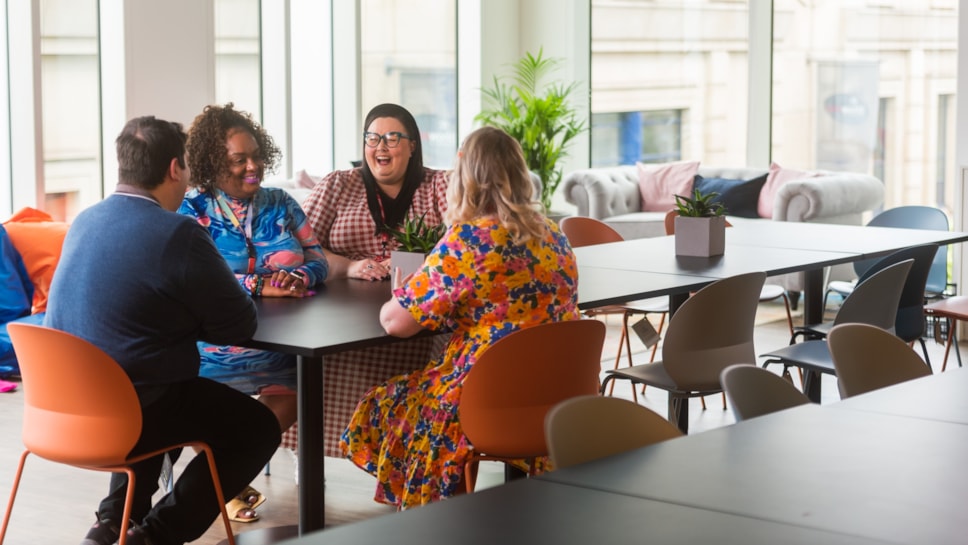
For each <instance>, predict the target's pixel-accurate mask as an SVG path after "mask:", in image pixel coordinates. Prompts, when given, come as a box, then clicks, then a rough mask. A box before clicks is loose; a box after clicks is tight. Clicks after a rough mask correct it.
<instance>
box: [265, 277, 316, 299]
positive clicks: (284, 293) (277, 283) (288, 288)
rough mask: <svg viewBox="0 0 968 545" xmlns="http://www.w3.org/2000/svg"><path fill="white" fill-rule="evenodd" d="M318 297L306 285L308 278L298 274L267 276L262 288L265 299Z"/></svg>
mask: <svg viewBox="0 0 968 545" xmlns="http://www.w3.org/2000/svg"><path fill="white" fill-rule="evenodd" d="M313 295H316V292H315V291H311V290H310V289H309V286H307V285H306V278H305V277H304V276H303V275H302V274H300V273H298V272H289V271H276V272H274V273H272V275H271V276H266V277H265V280H264V284H263V286H262V296H264V297H310V296H313Z"/></svg>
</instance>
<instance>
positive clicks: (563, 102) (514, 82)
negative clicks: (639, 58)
mask: <svg viewBox="0 0 968 545" xmlns="http://www.w3.org/2000/svg"><path fill="white" fill-rule="evenodd" d="M542 53H543V49H540V50H538V55H537V56H533V55H531V53H528V54H527V55H525V56H524V57H522V58H521V59H520V60H518V62H517V63H516V64H514V65H513V70H512V73H511V74H510V76H507V77H504V78H499V77H496V76H495V78H494V85H493V86H492V87H491V88H489V89H482V90H481V93H483V95H484V99H485V107H484V109H483V110H482V111H481V113H479V114H477V116H476V117H475V118H474V119H475V120H476V121H479V122H481V123H484V124H485V125H491V126H493V127H497V128H499V129H501V130H503V131H504V132H506V133H508V134H509V135H511V136H512V137H513V138H514V139H516V140H517V141H518V142H519V143H520V144H521V149H522V150H523V151H524V160H525V162H527V164H528V168H529V169H530V170H531V171H532V172H534V173H535V174H537V175H538V177H539V178H541V196H540V200H541V205H542V206H544V209H545V211H548V210H549V209H550V207H551V196H552V195H553V194H554V192H555V190H556V189H558V185H559V184H560V183H561V169H560V168H558V166H557V164H558V160H559V159H561V158H563V157H565V156H566V155H567V152H566V149H567V147H568V144H569V142H570V141H571V140H572V139H573V138H575V137H576V136H578V134H580V133H581V132H582V131H584V130H586V127H585V123H584V122H583V121H582V120H580V119H579V118H578V114H577V112H576V110H575V108H573V107H572V106H571V103H570V96H571V94H572V93H573V92H574V91H575V89H576V87H577V83H575V82H572V83H571V84H570V85H565V84H563V83H561V82H558V81H554V82H550V83H548V84H547V85H545V83H544V82H545V79H546V78H547V77H548V75H549V74H550V73H551V72H553V71H554V70H555V69H556V68H557V67H558V64H559V63H560V62H561V59H554V58H545V57H543V56H542Z"/></svg>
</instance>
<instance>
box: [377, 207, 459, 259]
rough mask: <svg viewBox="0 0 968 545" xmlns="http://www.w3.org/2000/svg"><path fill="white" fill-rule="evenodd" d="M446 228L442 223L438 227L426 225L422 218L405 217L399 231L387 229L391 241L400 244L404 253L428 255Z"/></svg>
mask: <svg viewBox="0 0 968 545" xmlns="http://www.w3.org/2000/svg"><path fill="white" fill-rule="evenodd" d="M446 230H447V226H446V225H444V224H443V223H441V224H439V225H434V226H431V225H428V224H427V223H426V222H425V221H424V217H423V216H420V217H419V218H413V217H407V218H406V219H404V220H403V224H401V225H400V228H399V229H387V232H388V233H390V236H391V237H393V240H395V241H397V242H398V243H400V249H401V250H403V251H404V252H419V253H422V254H429V253H430V251H431V250H433V249H434V246H436V245H437V241H439V240H440V237H442V236H444V232H445V231H446Z"/></svg>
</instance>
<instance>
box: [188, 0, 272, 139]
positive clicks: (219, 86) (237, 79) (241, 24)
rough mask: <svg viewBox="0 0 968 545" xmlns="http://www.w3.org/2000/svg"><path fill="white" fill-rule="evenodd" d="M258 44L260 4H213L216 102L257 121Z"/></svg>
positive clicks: (219, 0)
mask: <svg viewBox="0 0 968 545" xmlns="http://www.w3.org/2000/svg"><path fill="white" fill-rule="evenodd" d="M259 43H260V26H259V0H215V99H216V101H217V102H218V103H219V104H225V103H227V102H233V103H235V107H236V108H237V109H239V110H244V111H247V112H249V113H251V114H252V116H253V117H254V118H255V119H256V120H261V119H262V70H261V55H260V45H259ZM199 111H201V109H199Z"/></svg>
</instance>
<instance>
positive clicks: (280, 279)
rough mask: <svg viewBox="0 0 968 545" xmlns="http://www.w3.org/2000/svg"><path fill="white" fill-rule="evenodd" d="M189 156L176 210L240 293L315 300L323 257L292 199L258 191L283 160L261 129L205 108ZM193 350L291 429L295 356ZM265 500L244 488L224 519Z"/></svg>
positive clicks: (242, 116) (242, 115)
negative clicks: (211, 246) (201, 235)
mask: <svg viewBox="0 0 968 545" xmlns="http://www.w3.org/2000/svg"><path fill="white" fill-rule="evenodd" d="M187 155H188V166H189V168H190V170H191V186H192V189H191V190H190V191H188V193H186V194H185V199H184V201H183V202H182V205H181V208H180V209H179V212H180V213H182V214H186V215H189V216H192V217H194V218H195V219H197V220H198V222H199V223H200V224H201V225H202V226H204V227H205V228H207V229H208V231H209V233H211V235H212V238H213V239H214V241H215V245H216V247H217V248H218V249H219V252H220V253H221V254H222V256H223V257H225V260H226V261H227V262H228V264H229V267H230V268H231V269H232V270H233V271H234V272H235V276H236V278H237V279H238V280H239V283H240V284H241V285H242V287H243V288H244V289H245V290H246V291H248V292H249V293H250V294H251V295H252V296H253V297H258V296H262V297H307V296H310V295H313V292H312V291H311V289H310V288H312V286H314V285H316V284H318V283H320V282H322V281H323V280H325V279H326V276H327V273H328V270H329V269H328V265H327V262H326V258H325V256H324V255H323V250H322V247H320V245H319V242H318V241H317V240H316V235H315V234H314V233H313V229H312V227H311V226H310V224H309V222H308V221H307V219H306V215H305V214H304V213H303V211H302V209H301V208H300V207H299V204H298V203H297V202H296V201H295V199H293V198H292V197H291V196H289V194H288V193H287V192H286V191H285V190H283V189H277V188H265V187H262V185H261V184H262V180H263V177H264V176H265V173H266V171H267V170H268V171H272V170H274V169H275V167H276V165H277V164H278V162H279V158H280V155H281V153H280V151H279V148H277V147H276V145H275V143H274V142H273V140H272V138H271V137H270V136H269V134H268V133H267V132H266V131H265V129H264V128H263V127H262V126H260V125H259V124H258V123H256V122H255V121H253V120H252V116H251V115H250V114H248V113H246V112H242V111H239V110H236V109H235V108H234V105H233V104H232V103H228V104H226V105H225V106H206V107H205V109H204V110H203V111H202V113H201V114H199V115H198V116H197V117H196V118H195V121H194V123H193V124H192V127H191V129H190V130H189V132H188V143H187ZM198 349H199V353H200V355H201V368H200V371H199V374H200V375H201V376H202V377H206V378H209V379H212V380H215V381H218V382H221V383H224V384H228V385H229V386H232V387H233V388H235V389H237V390H240V391H242V392H245V393H248V394H250V395H256V394H258V395H259V400H260V401H262V402H263V403H264V404H265V405H266V406H268V407H269V408H270V409H272V412H273V413H275V415H276V418H277V419H278V420H279V428H280V429H281V430H286V429H288V428H289V427H290V426H292V425H293V424H294V423H295V421H296V396H295V391H296V361H295V358H294V357H293V356H291V355H285V354H279V353H276V352H269V351H265V350H257V349H254V348H242V347H238V346H216V345H211V344H208V343H203V342H199V343H198ZM240 424H242V425H244V422H240ZM263 501H265V497H264V496H262V494H260V493H258V492H257V491H255V490H254V489H252V488H251V487H249V488H247V489H246V490H245V491H243V493H242V494H241V495H240V497H238V498H235V499H233V500H232V501H231V502H230V504H229V515H230V516H231V517H232V519H233V520H236V521H239V522H252V521H254V520H257V519H258V515H257V514H256V513H255V507H257V506H258V505H259V504H261V503H262V502H263Z"/></svg>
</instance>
